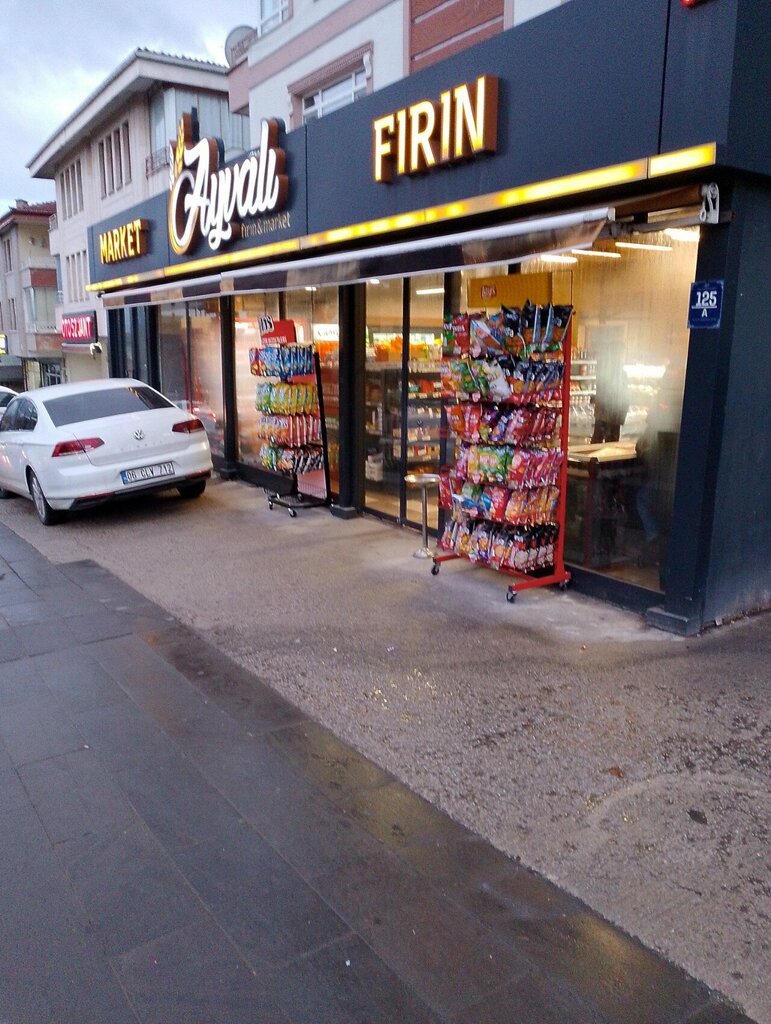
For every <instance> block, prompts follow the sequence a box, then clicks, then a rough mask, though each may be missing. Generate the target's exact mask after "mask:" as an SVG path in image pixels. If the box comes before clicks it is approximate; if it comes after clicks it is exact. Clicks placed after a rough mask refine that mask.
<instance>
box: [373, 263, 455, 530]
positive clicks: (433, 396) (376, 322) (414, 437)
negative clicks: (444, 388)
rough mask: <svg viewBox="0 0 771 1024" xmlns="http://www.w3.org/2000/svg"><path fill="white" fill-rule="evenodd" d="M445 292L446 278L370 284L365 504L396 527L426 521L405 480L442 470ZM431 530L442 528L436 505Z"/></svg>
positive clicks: (434, 276)
mask: <svg viewBox="0 0 771 1024" xmlns="http://www.w3.org/2000/svg"><path fill="white" fill-rule="evenodd" d="M444 293H445V280H444V275H443V274H427V275H425V276H421V277H416V278H411V279H409V280H403V279H397V280H388V281H379V280H376V279H375V280H370V281H368V282H367V285H366V353H365V370H364V403H365V404H364V409H365V434H366V445H365V448H364V507H365V509H366V510H367V511H369V512H374V513H376V514H377V515H381V516H384V517H387V518H390V519H393V520H395V521H398V522H409V523H412V524H417V523H419V522H420V518H421V502H420V495H419V494H417V493H416V492H414V491H413V490H412V489H411V488H408V487H407V485H406V484H405V480H404V478H405V476H406V475H407V474H408V473H416V472H417V473H420V472H430V473H436V472H438V469H439V466H440V465H441V461H442V449H441V436H440V433H441V415H442V409H441V405H442V403H441V384H440V376H439V371H440V363H441V355H442V322H443V317H444ZM429 526H430V527H431V528H432V529H436V528H437V527H438V509H437V504H436V502H435V501H431V502H430V503H429Z"/></svg>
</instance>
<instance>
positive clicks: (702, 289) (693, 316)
mask: <svg viewBox="0 0 771 1024" xmlns="http://www.w3.org/2000/svg"><path fill="white" fill-rule="evenodd" d="M723 283H724V282H723V281H694V282H693V284H692V285H691V301H690V306H689V309H688V327H689V328H690V329H691V330H694V329H699V328H705V327H706V328H715V327H719V326H720V318H721V316H722V313H723Z"/></svg>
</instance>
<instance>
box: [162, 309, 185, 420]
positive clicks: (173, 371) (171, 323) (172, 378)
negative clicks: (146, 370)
mask: <svg viewBox="0 0 771 1024" xmlns="http://www.w3.org/2000/svg"><path fill="white" fill-rule="evenodd" d="M158 361H159V366H160V390H161V391H162V392H163V394H164V395H166V397H167V398H168V399H169V401H171V402H173V403H174V404H175V405H178V406H179V407H180V409H189V408H190V361H189V358H188V343H187V310H186V309H185V304H184V302H171V303H166V304H164V305H162V306H159V307H158Z"/></svg>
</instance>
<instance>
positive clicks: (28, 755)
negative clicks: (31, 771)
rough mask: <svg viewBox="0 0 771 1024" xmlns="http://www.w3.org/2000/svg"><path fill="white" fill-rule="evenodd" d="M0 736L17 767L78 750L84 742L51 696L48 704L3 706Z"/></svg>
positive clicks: (34, 702)
mask: <svg viewBox="0 0 771 1024" xmlns="http://www.w3.org/2000/svg"><path fill="white" fill-rule="evenodd" d="M0 736H2V738H3V742H4V743H5V746H6V749H7V751H8V753H9V754H10V755H11V760H12V761H13V763H14V764H16V765H22V764H29V763H31V762H33V761H42V760H44V759H45V758H49V757H56V756H57V755H59V754H66V753H69V752H70V751H73V750H80V749H82V748H83V746H84V742H85V741H84V738H83V736H82V735H81V733H80V732H79V731H78V729H77V728H76V727H75V726H74V725H73V724H72V722H70V721H69V720H68V719H67V718H66V717H64V716H63V715H62V712H61V708H60V707H59V706H58V705H57V704H56V702H55V701H54V700H53V698H51V697H50V695H49V700H48V702H47V703H43V702H42V701H40V700H37V701H23V702H18V703H14V704H10V705H6V706H5V707H4V708H3V709H2V713H0Z"/></svg>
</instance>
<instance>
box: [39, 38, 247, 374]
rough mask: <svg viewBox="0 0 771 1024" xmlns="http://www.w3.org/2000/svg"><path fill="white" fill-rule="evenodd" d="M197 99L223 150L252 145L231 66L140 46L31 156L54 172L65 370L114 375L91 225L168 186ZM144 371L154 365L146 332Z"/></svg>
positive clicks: (139, 357)
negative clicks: (185, 117)
mask: <svg viewBox="0 0 771 1024" xmlns="http://www.w3.org/2000/svg"><path fill="white" fill-rule="evenodd" d="M193 108H195V109H196V110H197V112H198V118H199V122H200V125H201V131H202V133H204V134H209V135H215V136H217V137H218V138H220V139H222V140H223V143H224V150H225V154H224V155H225V157H226V158H229V157H231V156H233V155H235V154H236V153H241V152H242V151H243V150H244V149H245V148H246V147H247V145H248V126H247V120H246V118H245V117H243V116H241V115H240V114H231V113H230V111H229V109H228V99H227V68H226V67H221V66H218V65H215V64H212V63H210V62H208V61H202V60H193V59H190V58H187V57H178V56H172V55H169V54H164V53H154V52H152V51H150V50H145V49H138V50H136V51H134V52H133V53H132V54H131V55H130V56H129V57H128V58H127V59H126V60H125V61H124V62H123V63H122V64H121V65H120V66H119V67H117V68H116V69H115V71H113V72H112V74H111V75H109V77H108V78H107V79H106V80H105V81H104V82H103V83H102V84H101V85H100V86H99V88H98V89H96V90H95V91H94V92H93V93H92V94H91V95H90V96H89V97H88V98H87V99H86V100H85V101H84V102H83V103H82V104H81V105H80V106H79V107H78V108H77V109H76V110H75V111H74V112H73V113H72V114H71V115H70V116H69V117H68V118H67V120H66V121H65V122H64V123H63V124H61V125H60V126H59V127H58V128H57V129H56V131H55V132H54V133H53V135H52V136H51V137H50V138H49V139H48V140H46V142H45V143H44V144H43V145H42V146H41V148H40V149H39V150H38V152H37V153H36V154H35V155H34V156H33V157H32V159H31V160H30V161H29V163H28V165H27V166H28V168H29V171H30V173H31V175H32V176H33V177H35V178H45V179H49V180H51V181H53V182H54V183H55V187H56V212H54V211H53V209H52V210H51V211H49V212H50V214H51V217H50V224H49V223H47V224H46V228H47V229H48V230H49V232H50V234H49V237H50V251H51V253H52V255H53V258H54V262H53V263H52V266H53V267H54V268H55V275H56V289H55V290H56V303H55V311H54V310H52V311H51V321H52V323H55V324H56V325H57V326H58V329H59V331H60V332H61V335H62V340H61V351H60V353H59V354H58V358H59V359H60V360H61V361H62V363H63V365H62V369H61V372H62V376H63V378H64V379H67V380H79V379H84V378H89V377H100V376H106V375H107V373H108V366H109V361H108V353H107V321H106V314H105V312H104V309H103V308H102V303H101V301H100V300H99V298H98V297H97V296H95V295H94V294H93V293H91V294H89V293H88V291H87V286H88V284H89V253H88V227H89V225H91V224H93V223H95V222H96V221H103V220H105V219H109V218H112V219H114V220H115V221H116V223H122V221H123V214H124V212H125V211H126V210H128V209H130V208H131V207H133V206H135V205H136V204H138V203H141V202H143V201H145V200H147V199H149V198H150V197H152V196H154V195H157V194H158V193H160V192H163V191H164V190H166V189H168V182H169V171H168V165H169V144H170V142H171V141H172V140H173V139H174V137H175V135H176V131H177V124H178V122H179V118H180V115H181V113H182V112H183V111H190V110H191V109H193ZM134 353H135V362H134V365H133V366H132V367H131V369H132V371H133V370H136V372H140V371H142V369H143V368H144V369H146V367H145V364H146V361H147V358H148V356H147V353H146V351H145V350H144V348H143V344H142V339H141V338H137V339H136V344H135V347H134Z"/></svg>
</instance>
